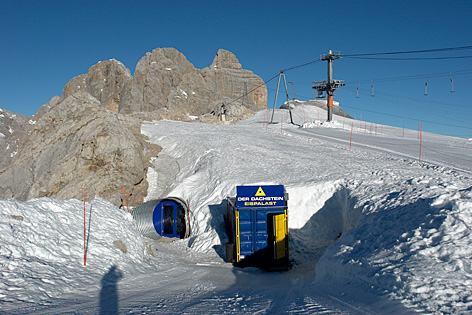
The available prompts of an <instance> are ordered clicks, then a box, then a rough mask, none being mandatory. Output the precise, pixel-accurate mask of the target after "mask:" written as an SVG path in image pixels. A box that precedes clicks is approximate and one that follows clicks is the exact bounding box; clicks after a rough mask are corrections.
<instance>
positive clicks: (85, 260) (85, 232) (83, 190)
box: [82, 183, 87, 266]
mask: <svg viewBox="0 0 472 315" xmlns="http://www.w3.org/2000/svg"><path fill="white" fill-rule="evenodd" d="M82 192H83V196H84V266H85V265H86V264H87V256H86V244H85V240H86V234H87V229H86V226H85V183H84V184H83V189H82Z"/></svg>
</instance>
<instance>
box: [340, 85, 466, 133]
mask: <svg viewBox="0 0 472 315" xmlns="http://www.w3.org/2000/svg"><path fill="white" fill-rule="evenodd" d="M347 90H349V91H352V89H351V90H350V89H349V88H348V89H347ZM361 93H362V94H363V95H368V93H367V92H364V91H361ZM378 94H385V93H378ZM378 98H379V99H381V100H382V101H385V102H389V103H392V104H395V105H398V106H401V107H406V108H408V109H409V110H416V111H418V112H420V113H422V114H430V115H433V116H438V117H441V118H448V119H449V120H454V121H457V122H461V123H463V124H465V125H470V124H471V123H470V121H465V120H461V119H459V118H457V117H454V118H453V117H448V116H446V115H445V113H444V111H441V110H439V111H438V110H435V109H433V108H431V107H428V108H427V109H426V110H422V109H420V108H418V106H419V105H417V106H415V107H413V108H412V107H411V106H410V105H408V104H405V103H401V102H399V101H396V100H395V101H393V100H391V99H388V98H385V97H382V96H379V97H378ZM343 106H344V105H343Z"/></svg>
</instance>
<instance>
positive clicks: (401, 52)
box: [343, 46, 472, 58]
mask: <svg viewBox="0 0 472 315" xmlns="http://www.w3.org/2000/svg"><path fill="white" fill-rule="evenodd" d="M468 49H472V46H459V47H447V48H436V49H421V50H403V51H390V52H377V53H362V54H347V55H343V57H349V58H350V57H361V56H378V55H402V54H419V53H430V52H440V51H441V52H442V51H457V50H468Z"/></svg>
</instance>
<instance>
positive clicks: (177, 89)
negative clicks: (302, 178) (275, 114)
mask: <svg viewBox="0 0 472 315" xmlns="http://www.w3.org/2000/svg"><path fill="white" fill-rule="evenodd" d="M255 87H257V89H256V88H255ZM223 103H224V104H225V109H226V114H227V116H229V117H228V118H229V119H232V120H235V121H236V120H239V119H244V118H247V117H248V116H250V115H251V114H252V113H253V111H254V110H259V109H263V108H265V106H266V103H267V89H266V87H265V85H264V82H263V81H262V80H261V78H259V77H258V76H257V75H255V74H253V73H252V72H251V71H249V70H244V69H242V66H241V64H240V63H239V61H238V59H237V58H236V57H235V56H234V55H233V54H232V53H231V52H229V51H226V50H219V51H218V53H217V55H216V57H215V58H214V60H213V63H212V64H211V66H210V67H207V68H204V69H202V70H199V69H196V68H195V67H194V66H193V65H192V64H191V63H190V62H189V61H188V60H187V59H186V58H185V56H184V55H183V54H182V53H180V52H178V51H177V50H175V49H173V48H158V49H155V50H153V52H152V53H147V54H146V55H145V56H144V57H143V58H142V59H141V60H140V61H139V62H138V64H137V66H136V71H135V73H134V77H133V76H131V74H130V71H129V70H128V69H127V68H126V67H125V66H124V65H123V64H122V63H121V62H119V61H117V60H114V59H112V60H107V61H102V62H99V63H98V64H96V65H94V66H92V67H90V69H89V70H88V72H87V74H82V75H79V76H76V77H75V78H73V79H71V80H70V81H69V83H67V85H66V86H65V87H64V90H63V95H62V97H59V96H55V97H53V98H52V99H51V101H50V102H49V103H47V104H45V105H43V106H42V107H41V108H40V109H39V111H38V112H37V113H36V114H35V115H33V116H32V117H30V118H27V117H25V116H22V115H18V114H17V116H16V119H12V117H14V114H11V113H9V112H8V113H7V112H6V111H2V112H0V132H1V134H0V149H3V152H5V153H6V154H4V155H3V157H2V158H0V198H16V199H19V200H28V199H31V198H37V197H53V198H61V199H68V198H77V199H82V190H83V186H85V194H86V199H87V200H90V199H92V198H93V197H95V196H100V197H102V198H105V199H107V200H109V201H111V202H112V203H114V204H115V205H117V206H122V205H124V200H123V194H122V188H124V191H125V197H126V199H127V202H128V205H130V206H135V205H138V204H140V203H142V202H143V198H144V197H145V196H146V195H147V188H148V183H147V180H146V174H147V170H148V167H152V165H151V164H150V160H151V157H156V156H157V153H158V152H159V151H160V148H159V147H158V146H156V145H151V144H149V143H147V142H146V139H145V138H144V136H143V135H142V134H141V123H142V122H143V121H144V120H154V119H156V120H158V119H163V118H165V119H174V120H176V119H177V120H190V117H189V114H190V115H193V116H199V119H200V121H203V122H211V123H223V122H222V121H221V120H218V119H217V118H218V116H219V115H220V109H221V105H222V104H223ZM215 118H216V119H215Z"/></svg>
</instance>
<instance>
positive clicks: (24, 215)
mask: <svg viewBox="0 0 472 315" xmlns="http://www.w3.org/2000/svg"><path fill="white" fill-rule="evenodd" d="M85 210H86V224H87V228H86V232H87V238H86V240H85V242H86V243H85V244H86V248H87V261H86V266H84V258H83V256H84V205H83V203H82V202H80V201H78V200H55V199H49V198H40V199H33V200H30V201H27V202H21V201H17V200H14V199H9V200H0V243H1V244H2V245H1V247H0V266H1V270H2V273H1V280H2V281H1V282H0V301H2V302H1V303H7V302H37V301H38V300H47V299H50V298H52V297H54V298H57V297H61V296H64V295H67V294H71V293H74V292H77V291H97V289H98V288H99V287H100V279H102V277H103V275H104V274H106V273H107V271H108V270H109V269H110V268H111V267H112V266H115V267H117V268H118V269H119V270H120V271H121V272H122V273H124V274H127V275H129V274H133V273H138V272H142V271H143V268H146V264H145V262H144V260H143V258H144V257H145V255H146V254H145V242H144V239H143V237H142V236H141V235H140V234H139V232H137V231H136V229H135V228H134V222H133V219H132V217H131V215H130V214H129V213H127V212H124V211H122V210H120V209H118V208H116V207H115V206H113V205H112V204H111V203H109V202H108V201H106V200H103V199H100V198H96V199H94V200H93V201H92V202H90V203H86V206H85ZM115 241H121V243H123V244H124V245H125V246H126V250H127V253H124V252H123V251H122V250H120V249H119V248H117V247H115V246H114V245H113V243H114V242H115ZM0 305H1V304H0Z"/></svg>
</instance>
